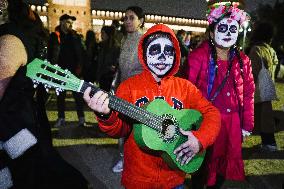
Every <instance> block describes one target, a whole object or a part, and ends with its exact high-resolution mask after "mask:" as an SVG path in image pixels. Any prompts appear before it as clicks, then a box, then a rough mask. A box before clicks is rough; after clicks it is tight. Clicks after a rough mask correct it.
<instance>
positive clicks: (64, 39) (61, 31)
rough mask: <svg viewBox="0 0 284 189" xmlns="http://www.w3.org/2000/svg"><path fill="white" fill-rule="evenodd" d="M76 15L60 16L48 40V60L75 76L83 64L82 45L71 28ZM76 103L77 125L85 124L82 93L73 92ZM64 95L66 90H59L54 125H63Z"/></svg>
mask: <svg viewBox="0 0 284 189" xmlns="http://www.w3.org/2000/svg"><path fill="white" fill-rule="evenodd" d="M75 20H76V17H74V16H70V15H68V14H64V15H62V16H60V25H59V26H58V27H57V28H56V31H55V32H54V33H52V34H51V38H50V41H49V45H48V47H49V49H48V51H49V56H48V58H49V61H51V63H53V64H57V65H59V66H60V67H61V68H63V69H68V70H69V71H71V72H72V73H73V74H75V75H76V76H77V77H81V70H82V65H83V46H82V42H81V38H80V36H79V35H78V34H77V33H76V31H75V30H73V29H72V24H73V21H75ZM72 94H73V97H74V99H75V103H76V110H77V115H78V119H79V124H78V126H84V125H85V118H84V111H83V106H84V102H83V98H82V94H79V93H77V92H73V93H72ZM65 97H66V92H65V91H64V92H61V93H60V94H59V95H58V97H57V108H58V119H57V121H56V123H55V125H54V126H55V127H59V126H64V125H65Z"/></svg>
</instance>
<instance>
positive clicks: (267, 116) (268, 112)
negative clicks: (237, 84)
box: [249, 22, 278, 152]
mask: <svg viewBox="0 0 284 189" xmlns="http://www.w3.org/2000/svg"><path fill="white" fill-rule="evenodd" d="M273 35H274V26H273V25H272V24H271V23H268V22H262V23H258V24H257V25H256V28H255V30H254V32H253V35H252V38H251V43H252V48H251V50H250V53H249V57H250V59H251V63H252V73H253V76H254V82H255V83H257V81H258V73H259V71H260V70H261V68H262V61H263V64H264V66H265V68H266V69H268V70H269V73H270V76H271V78H272V80H273V81H274V78H275V77H274V74H275V69H276V66H277V64H278V59H277V55H276V52H275V51H274V49H273V48H272V47H271V42H272V39H273ZM261 90H262V89H260V88H259V87H258V85H256V90H255V101H254V106H255V109H254V120H255V132H256V133H258V132H259V133H260V136H261V148H262V149H263V150H265V151H271V152H272V151H277V144H276V141H275V136H274V133H275V121H274V118H273V110H272V100H274V99H271V100H270V101H265V102H262V100H261V98H260V94H259V91H261Z"/></svg>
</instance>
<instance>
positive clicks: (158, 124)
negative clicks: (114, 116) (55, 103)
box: [80, 82, 163, 132]
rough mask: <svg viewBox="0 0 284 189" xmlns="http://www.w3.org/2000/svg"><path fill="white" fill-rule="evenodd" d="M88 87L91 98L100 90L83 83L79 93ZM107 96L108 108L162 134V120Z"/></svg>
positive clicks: (112, 96)
mask: <svg viewBox="0 0 284 189" xmlns="http://www.w3.org/2000/svg"><path fill="white" fill-rule="evenodd" d="M88 87H91V93H90V94H91V96H93V95H94V94H95V93H96V92H97V91H99V90H101V89H100V88H98V87H96V86H94V85H93V84H91V83H87V82H84V83H83V85H82V87H81V89H80V92H82V93H83V92H84V91H85V90H86V89H87V88H88ZM108 94H109V107H110V108H111V109H114V110H115V111H117V112H120V113H122V114H124V115H126V116H128V117H130V118H132V119H134V120H137V121H139V122H141V123H143V124H144V125H147V126H149V127H151V128H152V129H155V130H157V131H159V132H162V122H163V119H162V118H161V117H160V116H157V115H155V114H153V113H151V112H148V111H147V110H145V109H143V108H140V107H137V106H135V105H133V104H131V103H129V102H127V101H125V100H123V99H121V98H118V97H116V96H114V95H112V94H110V93H108Z"/></svg>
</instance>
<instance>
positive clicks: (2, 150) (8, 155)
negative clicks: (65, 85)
mask: <svg viewBox="0 0 284 189" xmlns="http://www.w3.org/2000/svg"><path fill="white" fill-rule="evenodd" d="M3 2H4V3H3ZM2 3H3V4H2ZM0 11H1V12H2V13H3V12H6V13H7V14H8V16H9V19H8V20H7V19H6V17H5V19H3V18H4V17H1V16H0V23H1V24H0V54H1V56H0V188H1V189H7V188H29V189H39V188H40V189H50V188H74V189H75V188H76V189H77V188H84V189H86V188H87V187H88V183H87V181H86V179H85V178H84V177H83V176H82V175H81V173H80V172H78V171H77V170H76V169H74V168H73V167H72V166H71V165H69V164H68V163H67V162H65V161H64V160H63V159H62V158H61V157H60V155H59V154H58V153H57V151H56V150H55V149H54V148H53V146H52V143H51V135H50V131H47V130H48V129H49V130H50V126H49V123H48V120H47V117H46V112H45V107H44V103H43V102H40V101H41V100H43V99H40V98H37V100H38V101H37V103H36V102H35V99H34V94H35V89H34V88H33V83H32V80H31V79H29V78H28V77H26V70H27V67H26V66H27V65H28V64H29V62H31V61H32V60H33V59H34V58H36V57H37V58H39V55H40V52H42V51H41V49H42V47H43V46H42V44H43V41H44V37H43V36H44V34H43V28H42V23H41V22H40V19H39V17H38V15H36V14H35V13H34V12H33V11H32V10H31V9H30V7H29V6H28V5H27V4H24V3H23V2H22V1H20V0H17V1H14V0H8V1H6V0H4V1H1V2H0Z"/></svg>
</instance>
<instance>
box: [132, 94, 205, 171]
mask: <svg viewBox="0 0 284 189" xmlns="http://www.w3.org/2000/svg"><path fill="white" fill-rule="evenodd" d="M144 108H145V109H146V110H147V111H149V112H151V113H153V114H156V115H158V116H162V117H163V115H165V114H166V115H171V116H172V117H173V118H166V119H174V120H175V121H173V122H176V123H177V124H176V125H177V130H179V128H182V129H183V130H186V131H189V130H192V129H193V127H195V129H198V128H199V126H200V123H201V121H202V115H201V114H200V113H199V112H198V111H196V110H191V109H183V110H175V109H173V108H172V107H171V106H170V105H169V104H168V103H167V102H166V101H164V100H161V99H156V100H154V101H152V102H151V103H149V104H147V105H145V107H144ZM133 131H134V138H135V141H136V143H137V144H138V145H139V147H141V148H150V149H152V150H158V151H162V152H163V153H162V157H163V159H164V160H165V161H166V162H167V163H168V165H169V166H170V167H172V168H179V169H180V170H182V171H184V172H186V173H192V172H194V171H196V170H198V168H199V167H200V166H201V164H202V161H203V159H204V156H205V151H203V152H202V153H198V154H196V155H195V156H194V157H193V159H192V160H191V161H190V162H189V163H188V164H186V165H183V166H181V165H180V163H179V162H177V161H176V155H175V154H174V153H173V152H174V150H175V149H176V148H177V147H178V146H180V145H181V144H182V143H184V142H185V141H187V137H186V136H184V135H182V134H181V133H180V132H177V136H176V137H174V139H173V140H170V141H167V140H165V138H163V134H162V133H161V132H159V131H156V130H154V129H152V128H150V127H147V126H145V125H144V124H135V125H134V127H133Z"/></svg>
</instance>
